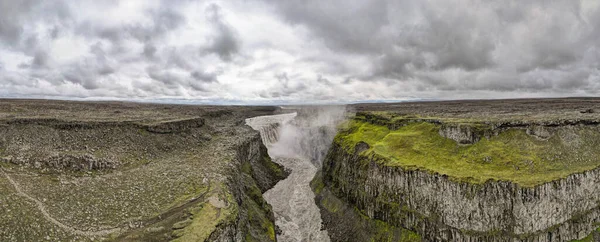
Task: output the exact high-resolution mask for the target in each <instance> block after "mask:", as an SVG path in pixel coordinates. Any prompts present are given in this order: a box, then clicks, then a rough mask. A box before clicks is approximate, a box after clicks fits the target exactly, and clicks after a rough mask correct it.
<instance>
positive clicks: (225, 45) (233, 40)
mask: <svg viewBox="0 0 600 242" xmlns="http://www.w3.org/2000/svg"><path fill="white" fill-rule="evenodd" d="M205 12H206V15H207V18H208V20H210V22H211V23H212V24H213V26H214V28H215V29H216V30H217V33H216V35H215V36H213V37H212V38H211V43H210V45H209V46H208V47H206V49H205V50H204V51H208V52H214V53H216V54H217V55H219V57H220V58H221V59H222V60H224V61H231V59H232V57H233V55H235V54H237V53H238V51H239V48H240V43H239V42H240V41H239V40H238V37H237V34H236V32H235V30H234V29H233V28H232V27H231V26H229V24H227V23H226V22H225V21H224V20H223V17H222V16H221V15H222V13H221V7H219V5H217V4H214V3H213V4H210V5H209V6H208V7H207V8H206V10H205Z"/></svg>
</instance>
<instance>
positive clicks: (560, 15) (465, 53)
mask: <svg viewBox="0 0 600 242" xmlns="http://www.w3.org/2000/svg"><path fill="white" fill-rule="evenodd" d="M265 1H266V2H268V3H270V4H273V5H275V6H276V7H277V9H278V10H279V13H280V17H281V18H282V19H283V20H286V21H289V22H290V23H292V24H297V25H302V26H305V27H306V28H307V29H308V30H309V31H310V32H311V33H312V37H314V38H316V39H319V40H321V41H323V42H324V43H325V44H326V45H327V47H329V48H330V49H332V50H334V51H337V52H341V53H348V54H351V55H354V54H356V53H359V54H361V55H362V56H366V57H368V58H370V59H371V60H372V62H371V63H372V66H371V72H370V73H368V74H366V75H364V74H362V75H360V78H358V80H378V79H380V78H387V79H388V80H397V81H401V82H404V83H405V84H406V85H413V83H414V82H415V80H416V82H418V83H419V84H418V85H417V86H420V88H424V86H430V87H431V88H432V89H437V90H495V91H510V90H529V91H533V92H535V91H543V90H555V89H564V88H567V86H569V85H571V84H566V83H572V85H571V86H576V87H579V88H584V87H589V86H590V85H587V81H586V80H588V79H589V78H588V77H589V74H590V72H592V73H598V70H595V71H589V72H588V74H586V75H582V74H574V73H575V72H577V71H574V70H576V69H578V68H579V66H582V65H583V66H588V65H591V64H592V63H585V62H583V61H584V60H583V59H584V55H585V54H587V53H588V52H589V51H593V52H596V53H598V52H600V42H598V41H597V39H598V38H599V37H600V27H598V25H597V24H595V23H598V21H600V10H599V9H597V8H596V9H592V10H591V11H592V13H591V14H589V16H587V18H586V17H585V16H583V11H584V10H586V9H584V8H582V7H581V5H580V3H579V2H577V1H556V2H553V3H551V4H549V3H547V2H544V1H527V2H523V1H488V2H486V3H484V4H482V3H477V4H472V3H470V1H380V2H378V3H377V4H374V3H365V4H363V3H356V2H351V3H350V2H347V1H341V0H340V1H300V0H294V1H271V0H265ZM459 4H460V5H459ZM341 5H344V6H345V7H343V8H340V7H336V6H341ZM473 5H474V6H473ZM449 9H452V10H451V11H449ZM588 10H589V9H588ZM588 10H586V11H588ZM536 11H543V12H544V13H545V15H544V16H542V15H536ZM569 33H570V34H569ZM507 68H508V69H507ZM511 68H512V70H511ZM448 69H460V70H462V71H459V72H461V73H464V74H462V76H461V77H460V78H463V79H462V81H461V83H455V82H452V81H449V80H448V78H450V76H448V74H449V72H446V70H448ZM537 69H546V70H548V71H535V70H537ZM553 70H563V72H567V73H570V74H561V75H559V76H561V78H557V77H554V76H552V75H549V74H548V73H552V71H553ZM515 71H516V72H515ZM489 72H494V73H500V74H498V75H490V74H485V73H489ZM423 73H428V74H423ZM345 74H346V75H356V74H357V73H353V72H351V71H348V72H346V73H345ZM555 74H556V73H555ZM502 75H504V76H505V77H508V76H510V78H512V79H507V78H503V77H502ZM567 76H568V78H567ZM562 77H564V78H562ZM569 78H571V79H572V80H568V79H569ZM343 83H345V84H348V83H350V81H344V82H343ZM431 88H430V89H431Z"/></svg>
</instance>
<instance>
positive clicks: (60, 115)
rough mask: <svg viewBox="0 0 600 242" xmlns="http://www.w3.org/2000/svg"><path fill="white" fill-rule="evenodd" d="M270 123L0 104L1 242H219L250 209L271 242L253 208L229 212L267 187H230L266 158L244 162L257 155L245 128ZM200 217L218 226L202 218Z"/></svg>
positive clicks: (212, 114)
mask: <svg viewBox="0 0 600 242" xmlns="http://www.w3.org/2000/svg"><path fill="white" fill-rule="evenodd" d="M273 111H275V109H274V108H271V107H212V106H185V105H158V104H139V103H120V102H95V103H94V102H68V101H48V100H0V169H1V170H0V214H2V217H1V218H0V241H39V240H48V241H68V240H75V241H82V240H95V239H112V240H136V241H137V240H143V241H148V240H155V241H165V240H171V239H176V238H178V237H179V238H180V239H182V240H184V241H185V240H193V238H203V237H202V236H208V235H210V236H216V235H214V233H212V232H214V230H219V229H225V227H223V226H221V225H222V224H227V223H228V221H229V220H231V218H230V217H226V216H225V215H227V214H233V215H231V216H234V215H235V216H238V215H239V214H244V215H243V216H238V217H244V216H245V217H244V219H247V220H248V219H250V218H249V217H250V216H249V215H248V214H246V213H250V212H248V211H249V210H250V209H248V208H249V207H252V208H253V209H255V210H256V211H255V210H252V211H251V212H254V213H256V214H258V215H260V216H258V215H256V214H255V218H254V219H258V218H257V217H260V218H262V219H263V220H264V221H263V225H260V224H259V226H263V227H264V228H262V229H264V230H265V231H266V232H265V235H266V234H268V233H271V235H269V236H271V237H274V232H273V231H272V230H273V226H272V221H271V223H269V219H268V218H269V216H272V213H271V215H269V213H270V207H269V206H268V205H266V203H264V201H262V200H261V199H262V197H256V198H255V199H248V200H252V201H257V202H256V204H258V208H257V207H256V206H255V205H256V204H255V203H252V204H251V205H246V204H243V203H242V202H241V201H238V204H237V205H236V206H232V205H231V203H232V202H234V201H235V200H240V199H242V197H243V196H245V195H243V194H246V193H250V192H249V191H250V190H251V189H260V190H265V189H266V187H265V186H272V185H274V184H267V183H269V181H268V179H269V177H266V178H262V179H263V180H264V181H256V182H255V180H252V177H251V176H250V175H249V176H248V177H250V178H249V179H246V180H244V181H242V182H239V181H238V180H235V179H234V178H232V177H234V176H233V174H237V173H238V171H239V170H240V169H242V165H243V164H245V163H243V162H244V161H245V160H252V159H255V158H253V157H251V155H253V156H256V157H257V158H260V159H263V157H264V155H263V156H260V155H257V154H254V153H252V152H253V151H256V152H259V151H261V150H263V149H264V146H263V148H260V147H261V146H260V145H261V143H260V142H259V141H260V138H259V137H258V132H256V131H254V130H252V129H251V128H250V127H248V126H246V125H245V124H244V119H245V118H248V117H253V116H259V115H265V114H271V113H272V112H273ZM240 147H242V148H240ZM244 152H247V153H248V152H249V153H248V154H246V153H244ZM262 153H265V154H266V151H264V152H262V151H261V154H262ZM244 154H246V155H247V156H249V157H250V158H248V157H240V156H243V155H244ZM266 159H268V157H267V158H266ZM260 162H263V161H260ZM264 162H266V163H265V164H267V165H269V163H268V162H270V160H265V161H264ZM270 164H273V165H274V163H270ZM253 166H254V165H252V166H248V167H249V168H247V169H250V170H249V171H248V174H251V173H252V172H253V170H252V168H255V167H253ZM273 169H275V170H277V169H279V167H277V165H274V168H273ZM279 171H281V170H279ZM275 175H279V176H281V177H283V175H284V174H283V173H281V174H275ZM255 183H258V184H255ZM270 183H274V182H272V181H271V182H270ZM236 184H237V185H236ZM239 184H242V185H239ZM238 185H239V186H238ZM240 186H242V187H240ZM238 189H239V190H240V191H242V192H241V193H240V192H239V191H237V190H238ZM240 194H242V195H240ZM259 194H260V191H259ZM244 202H246V201H244ZM261 203H263V204H261ZM209 208H211V209H215V211H217V214H216V217H212V216H213V214H208V215H206V214H205V213H208V212H210V211H211V210H208V209H209ZM247 210H248V211H247ZM207 211H208V212H207ZM198 214H199V215H198ZM205 215H206V216H208V217H206V216H205ZM221 215H223V216H221ZM202 216H205V217H206V218H201V217H202ZM220 216H221V217H220ZM265 216H266V217H265ZM202 219H208V220H210V221H211V223H213V222H214V224H211V223H201V222H200V223H198V222H197V221H200V220H202ZM238 220H239V219H238ZM271 220H272V219H271ZM219 221H220V222H219ZM193 222H196V225H195V226H191V225H193V224H194V223H193ZM198 224H199V225H200V226H198ZM249 226H250V227H251V225H249ZM259 229H260V228H259ZM245 231H246V232H247V234H250V232H254V230H253V228H248V229H246V230H245ZM269 231H271V232H269ZM190 234H192V235H194V236H196V237H194V236H189V235H190ZM249 236H250V238H252V237H253V236H254V237H257V238H260V236H261V235H260V234H259V235H256V234H252V235H249ZM269 236H267V237H269ZM190 238H192V239H190Z"/></svg>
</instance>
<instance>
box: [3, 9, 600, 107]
mask: <svg viewBox="0 0 600 242" xmlns="http://www.w3.org/2000/svg"><path fill="white" fill-rule="evenodd" d="M117 3H118V1H78V2H77V3H76V4H75V2H74V1H64V0H62V1H61V0H57V1H41V0H23V1H9V0H0V48H1V49H0V53H7V54H8V55H4V56H11V57H12V56H14V57H15V61H17V63H11V62H10V61H12V60H10V59H7V58H2V57H1V56H0V60H2V61H4V62H5V63H0V76H1V78H0V85H8V87H9V88H15V90H16V89H19V88H17V87H21V86H24V87H27V90H31V92H32V93H44V92H47V93H50V94H52V95H57V94H56V93H59V91H57V90H59V89H56V90H55V89H53V87H56V88H58V87H61V86H72V84H77V85H78V86H77V88H80V89H78V91H73V94H66V95H82V94H81V93H89V95H97V96H102V95H118V96H127V95H131V97H152V96H153V95H159V96H177V95H183V94H184V93H185V94H186V95H188V96H189V95H193V94H197V93H201V94H202V95H204V94H208V95H212V96H217V97H230V96H232V95H241V96H242V97H240V98H255V97H256V96H259V97H261V98H276V99H312V98H343V99H352V98H355V97H359V98H389V99H393V98H394V97H395V98H402V97H404V96H405V95H407V93H410V92H413V91H417V92H419V93H424V94H428V95H430V96H435V95H437V93H441V92H443V93H448V94H447V95H448V96H445V97H451V96H452V95H455V96H460V95H464V94H465V93H469V92H486V93H507V92H515V91H517V92H530V93H542V94H543V93H550V94H551V93H576V94H577V93H592V94H593V93H598V91H600V84H598V83H599V82H600V71H599V68H598V67H599V66H600V42H599V41H598V39H600V24H598V23H600V7H598V6H591V5H589V4H586V3H585V2H583V1H576V0H556V1H551V2H548V1H544V0H532V1H519V0H508V1H505V0H490V1H483V2H482V1H477V0H431V1H417V0H399V1H395V0H381V1H376V2H363V1H343V0H331V1H318V0H289V1H276V0H259V1H244V0H233V1H217V2H214V3H211V2H207V1H201V0H179V1H167V0H162V1H159V2H158V3H159V4H158V5H156V4H154V3H152V4H148V2H146V1H142V2H141V6H143V7H141V8H139V9H135V10H133V11H136V13H142V14H141V15H140V16H139V17H138V16H136V14H128V13H127V12H125V13H123V10H125V9H120V10H119V11H116V12H111V11H109V10H114V9H113V8H116V7H119V6H120V4H117ZM192 7H194V8H197V9H195V10H199V11H188V10H189V9H190V8H192ZM78 8H89V9H93V10H94V11H97V12H100V13H101V14H99V15H96V14H89V13H88V12H87V11H79V9H78ZM104 11H106V12H111V14H106V16H104V14H103V13H104ZM126 11H130V10H126ZM193 12H195V14H197V15H198V16H193V14H192V15H190V13H193ZM542 13H543V14H542ZM119 14H125V15H127V16H126V17H125V16H123V19H102V18H108V17H109V16H110V18H120V17H121V16H119ZM254 20H258V21H259V22H257V23H242V25H239V23H240V21H254ZM262 25H267V26H265V27H263V26H262ZM274 27H275V29H265V28H274ZM248 28H251V29H248ZM253 28H255V29H253ZM278 28H280V29H278ZM198 30H199V31H198ZM194 31H198V32H194ZM188 34H189V35H188ZM189 36H193V37H189ZM185 37H189V38H194V39H183V38H185ZM70 44H73V45H74V46H73V48H67V49H69V50H68V51H66V53H64V56H62V54H63V53H60V54H58V55H57V56H53V55H56V54H55V53H57V52H58V51H61V50H64V49H65V45H70ZM86 46H87V47H89V53H87V52H86V53H83V52H85V51H84V48H85V47H86ZM67 47H70V46H67ZM15 66H16V68H15ZM225 76H227V77H230V76H233V77H235V78H232V79H231V80H230V79H228V80H225V78H224V77H225ZM237 81H239V82H246V83H251V82H252V83H256V87H257V90H254V89H252V88H248V89H249V90H239V87H240V86H243V85H238V83H236V82H237ZM39 83H44V84H45V85H46V84H48V83H49V85H51V87H48V86H44V88H47V89H49V90H48V91H47V90H41V89H40V90H36V89H35V88H36V87H38V88H41V85H39ZM271 83H272V85H271ZM269 85H270V86H269ZM366 86H368V87H369V88H364V87H366ZM381 86H388V87H391V88H382V87H381ZM3 87H5V86H3ZM124 87H133V88H124ZM63 88H64V87H63ZM130 89H131V90H130ZM260 89H265V90H260ZM19 90H20V89H19ZM333 94H336V95H348V96H347V97H346V96H343V97H334V96H332V95H333ZM403 95H404V96H403ZM411 95H412V94H411Z"/></svg>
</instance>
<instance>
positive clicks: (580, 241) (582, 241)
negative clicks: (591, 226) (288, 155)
mask: <svg viewBox="0 0 600 242" xmlns="http://www.w3.org/2000/svg"><path fill="white" fill-rule="evenodd" d="M594 233H598V234H600V227H598V228H597V229H596V230H595V231H594V232H592V233H590V235H588V236H586V237H585V238H583V239H576V240H571V242H593V241H594Z"/></svg>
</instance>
